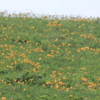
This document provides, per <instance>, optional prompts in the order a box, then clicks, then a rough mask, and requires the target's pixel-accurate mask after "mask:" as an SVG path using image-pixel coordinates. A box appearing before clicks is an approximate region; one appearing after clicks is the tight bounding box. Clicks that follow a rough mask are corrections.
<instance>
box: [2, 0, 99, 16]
mask: <svg viewBox="0 0 100 100" xmlns="http://www.w3.org/2000/svg"><path fill="white" fill-rule="evenodd" d="M2 11H7V12H8V13H14V12H15V13H25V12H26V13H27V12H32V13H34V14H40V15H41V14H44V15H68V16H82V17H90V16H92V17H100V0H0V12H2Z"/></svg>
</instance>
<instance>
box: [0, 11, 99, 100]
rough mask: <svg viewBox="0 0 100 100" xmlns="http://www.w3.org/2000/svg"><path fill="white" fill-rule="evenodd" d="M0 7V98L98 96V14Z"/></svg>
mask: <svg viewBox="0 0 100 100" xmlns="http://www.w3.org/2000/svg"><path fill="white" fill-rule="evenodd" d="M29 15H30V13H26V14H24V13H20V14H18V15H17V14H15V13H13V14H12V15H10V14H8V16H5V12H0V100H100V18H97V19H91V17H90V18H81V17H67V16H66V17H61V18H58V17H55V16H52V15H47V16H40V17H37V16H35V15H34V14H33V15H32V16H30V17H29Z"/></svg>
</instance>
